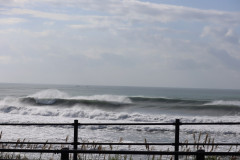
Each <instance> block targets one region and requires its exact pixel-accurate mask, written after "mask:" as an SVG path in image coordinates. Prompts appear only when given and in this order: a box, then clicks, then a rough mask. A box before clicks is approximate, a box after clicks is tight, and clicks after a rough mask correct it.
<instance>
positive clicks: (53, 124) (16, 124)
mask: <svg viewBox="0 0 240 160" xmlns="http://www.w3.org/2000/svg"><path fill="white" fill-rule="evenodd" d="M67 125H68V126H69V125H71V126H72V125H73V123H0V126H67Z"/></svg>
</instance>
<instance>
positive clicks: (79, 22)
mask: <svg viewBox="0 0 240 160" xmlns="http://www.w3.org/2000/svg"><path fill="white" fill-rule="evenodd" d="M0 82H7V83H40V84H78V85H107V86H108V85H110V86H151V87H183V88H229V89H240V1H239V0H211V1H209V0H201V1H199V0H0Z"/></svg>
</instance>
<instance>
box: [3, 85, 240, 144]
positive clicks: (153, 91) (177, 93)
mask: <svg viewBox="0 0 240 160" xmlns="http://www.w3.org/2000/svg"><path fill="white" fill-rule="evenodd" d="M239 116H240V90H213V89H177V88H148V87H108V86H77V85H76V86H71V85H30V84H28V85H27V84H0V123H4V122H44V123H48V122H59V123H61V122H70V123H72V122H73V120H74V119H78V120H79V122H80V123H81V122H87V123H90V122H112V123H114V122H121V123H124V122H174V121H175V119H177V118H178V119H180V120H181V121H182V122H240V117H239ZM0 130H1V131H3V139H4V140H14V139H17V138H27V139H29V140H32V141H36V140H42V141H45V140H49V141H56V140H57V141H64V139H65V138H66V136H67V135H69V136H70V138H72V134H73V131H72V128H69V127H45V128H44V127H34V126H31V127H30V129H29V127H9V126H6V127H1V129H0ZM199 132H202V133H205V134H209V135H211V136H212V137H214V138H215V139H216V140H217V141H219V142H236V141H237V142H239V141H240V127H239V126H204V127H203V126H181V135H180V136H181V141H184V140H185V139H189V140H191V139H192V135H193V133H199ZM4 133H7V136H4ZM173 136H174V127H173V126H81V128H80V132H79V137H81V138H82V139H87V140H89V141H99V142H106V141H110V142H116V141H118V139H119V138H120V137H123V139H124V141H126V142H139V141H140V142H144V139H145V138H146V139H147V140H148V141H149V142H173V139H174V137H173Z"/></svg>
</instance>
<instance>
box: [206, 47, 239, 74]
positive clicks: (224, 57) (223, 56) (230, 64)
mask: <svg viewBox="0 0 240 160" xmlns="http://www.w3.org/2000/svg"><path fill="white" fill-rule="evenodd" d="M209 53H210V54H212V55H213V56H215V57H216V59H218V60H220V61H221V63H222V64H223V65H224V66H226V67H227V68H229V69H232V70H235V71H238V72H240V59H237V58H235V57H232V56H231V55H230V54H229V53H228V52H227V51H224V50H218V49H211V50H210V51H209Z"/></svg>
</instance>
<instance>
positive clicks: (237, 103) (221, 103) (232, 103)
mask: <svg viewBox="0 0 240 160" xmlns="http://www.w3.org/2000/svg"><path fill="white" fill-rule="evenodd" d="M204 105H222V106H224V105H228V106H239V107H240V101H224V100H217V101H212V102H210V103H205V104H204Z"/></svg>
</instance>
